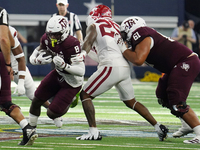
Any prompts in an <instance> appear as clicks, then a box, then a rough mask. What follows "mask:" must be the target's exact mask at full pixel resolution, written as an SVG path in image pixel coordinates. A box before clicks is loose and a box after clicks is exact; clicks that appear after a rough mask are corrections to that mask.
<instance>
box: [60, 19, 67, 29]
mask: <svg viewBox="0 0 200 150" xmlns="http://www.w3.org/2000/svg"><path fill="white" fill-rule="evenodd" d="M59 24H60V25H61V27H62V29H66V28H67V21H66V19H64V18H62V19H61V20H60V21H59Z"/></svg>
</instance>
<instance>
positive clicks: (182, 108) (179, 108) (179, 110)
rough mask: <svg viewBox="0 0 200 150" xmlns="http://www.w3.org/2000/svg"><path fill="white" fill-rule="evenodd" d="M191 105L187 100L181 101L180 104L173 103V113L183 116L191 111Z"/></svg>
mask: <svg viewBox="0 0 200 150" xmlns="http://www.w3.org/2000/svg"><path fill="white" fill-rule="evenodd" d="M189 108H190V106H189V105H187V104H186V102H180V103H179V104H178V105H173V106H172V107H171V113H172V114H173V115H175V116H176V117H181V118H182V117H183V115H184V114H185V113H187V112H188V111H189Z"/></svg>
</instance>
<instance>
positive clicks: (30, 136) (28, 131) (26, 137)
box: [18, 124, 38, 146]
mask: <svg viewBox="0 0 200 150" xmlns="http://www.w3.org/2000/svg"><path fill="white" fill-rule="evenodd" d="M22 130H23V139H22V141H21V142H20V143H18V145H24V146H26V145H33V143H34V141H35V140H36V139H37V137H38V134H36V129H35V128H33V127H32V126H30V125H29V124H28V125H27V126H26V127H25V128H24V129H22Z"/></svg>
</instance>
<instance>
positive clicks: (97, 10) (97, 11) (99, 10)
mask: <svg viewBox="0 0 200 150" xmlns="http://www.w3.org/2000/svg"><path fill="white" fill-rule="evenodd" d="M89 15H90V16H95V17H102V18H110V19H112V12H111V10H110V8H109V7H108V6H106V5H97V6H95V7H94V8H93V9H92V10H91V12H90V14H89Z"/></svg>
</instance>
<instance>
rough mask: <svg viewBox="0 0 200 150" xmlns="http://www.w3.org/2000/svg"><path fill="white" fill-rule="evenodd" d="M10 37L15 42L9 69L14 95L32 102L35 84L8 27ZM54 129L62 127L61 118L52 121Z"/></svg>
mask: <svg viewBox="0 0 200 150" xmlns="http://www.w3.org/2000/svg"><path fill="white" fill-rule="evenodd" d="M9 30H10V32H11V35H12V37H13V39H14V41H15V45H14V47H13V48H12V49H11V56H10V57H11V67H12V69H13V71H14V82H15V83H16V84H17V87H16V88H15V91H14V94H18V96H21V95H24V94H25V95H26V96H27V97H28V98H29V99H30V100H33V97H34V93H35V90H36V86H35V83H34V81H33V78H32V76H31V74H30V71H29V69H28V67H26V62H25V57H24V53H23V50H22V47H21V45H20V42H19V40H18V38H17V33H18V32H17V31H16V29H15V28H14V27H12V26H9ZM43 106H44V107H45V108H48V106H49V102H48V101H47V102H45V103H44V104H43ZM53 121H54V124H55V125H56V127H58V128H60V127H62V118H60V117H59V118H56V119H54V120H53Z"/></svg>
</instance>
